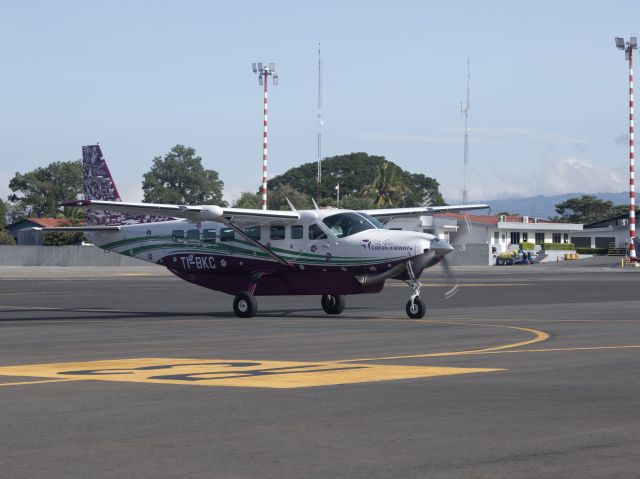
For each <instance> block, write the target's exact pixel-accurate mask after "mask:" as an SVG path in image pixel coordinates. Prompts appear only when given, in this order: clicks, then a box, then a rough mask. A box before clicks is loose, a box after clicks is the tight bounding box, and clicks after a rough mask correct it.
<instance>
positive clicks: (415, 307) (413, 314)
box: [405, 261, 427, 319]
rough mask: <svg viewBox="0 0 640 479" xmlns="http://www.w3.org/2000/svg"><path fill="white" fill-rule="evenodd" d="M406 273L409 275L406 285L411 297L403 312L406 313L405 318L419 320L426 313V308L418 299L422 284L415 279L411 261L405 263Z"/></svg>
mask: <svg viewBox="0 0 640 479" xmlns="http://www.w3.org/2000/svg"><path fill="white" fill-rule="evenodd" d="M407 273H408V274H409V281H407V282H406V283H407V284H408V285H409V286H411V297H410V298H409V301H407V306H406V308H405V310H406V311H407V316H409V317H410V318H411V319H420V318H422V317H424V314H425V313H426V312H427V307H426V305H425V304H424V302H423V301H422V300H421V299H420V287H421V286H422V284H421V283H420V281H418V280H417V279H416V275H415V274H414V272H413V267H412V266H411V261H407Z"/></svg>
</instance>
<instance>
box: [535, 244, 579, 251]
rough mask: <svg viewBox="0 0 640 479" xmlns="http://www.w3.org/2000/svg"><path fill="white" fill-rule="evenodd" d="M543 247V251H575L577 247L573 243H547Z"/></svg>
mask: <svg viewBox="0 0 640 479" xmlns="http://www.w3.org/2000/svg"><path fill="white" fill-rule="evenodd" d="M541 246H542V249H543V250H545V251H550V250H574V249H576V246H575V245H574V244H573V243H545V244H543V245H541Z"/></svg>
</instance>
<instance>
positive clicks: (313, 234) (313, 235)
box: [309, 225, 327, 240]
mask: <svg viewBox="0 0 640 479" xmlns="http://www.w3.org/2000/svg"><path fill="white" fill-rule="evenodd" d="M309 239H310V240H318V239H327V234H326V233H325V232H324V231H322V229H321V228H320V227H319V226H318V225H309Z"/></svg>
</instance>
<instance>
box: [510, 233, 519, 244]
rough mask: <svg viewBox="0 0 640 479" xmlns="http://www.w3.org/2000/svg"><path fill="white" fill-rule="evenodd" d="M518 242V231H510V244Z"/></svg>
mask: <svg viewBox="0 0 640 479" xmlns="http://www.w3.org/2000/svg"><path fill="white" fill-rule="evenodd" d="M519 243H520V232H519V231H512V232H511V244H519Z"/></svg>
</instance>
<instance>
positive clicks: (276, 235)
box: [270, 226, 284, 240]
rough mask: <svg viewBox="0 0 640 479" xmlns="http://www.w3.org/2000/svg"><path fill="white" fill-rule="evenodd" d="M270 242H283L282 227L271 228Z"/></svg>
mask: <svg viewBox="0 0 640 479" xmlns="http://www.w3.org/2000/svg"><path fill="white" fill-rule="evenodd" d="M270 238H271V239H272V240H283V239H284V226H272V227H271V236H270Z"/></svg>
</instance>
